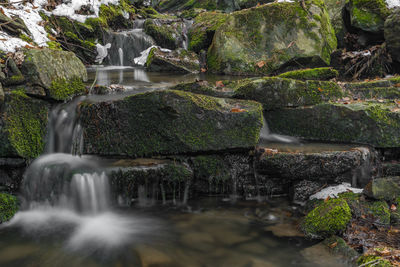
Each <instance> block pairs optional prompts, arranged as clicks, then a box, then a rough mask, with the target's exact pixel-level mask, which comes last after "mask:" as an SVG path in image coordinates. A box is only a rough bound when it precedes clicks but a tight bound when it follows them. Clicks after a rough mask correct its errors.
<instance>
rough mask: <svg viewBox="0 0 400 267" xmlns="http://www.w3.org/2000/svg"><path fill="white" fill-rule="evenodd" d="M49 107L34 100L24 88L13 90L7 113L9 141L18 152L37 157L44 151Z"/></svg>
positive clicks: (26, 156) (22, 155) (29, 156)
mask: <svg viewBox="0 0 400 267" xmlns="http://www.w3.org/2000/svg"><path fill="white" fill-rule="evenodd" d="M47 116H48V109H47V107H46V106H45V105H40V103H36V102H33V100H32V99H31V98H29V97H28V96H27V95H26V94H25V93H24V92H23V91H22V90H18V91H12V92H11V95H10V102H9V108H8V109H7V112H6V114H5V120H6V130H7V132H8V135H9V141H10V143H11V145H12V147H13V148H14V149H15V151H16V152H17V154H18V155H19V156H21V157H24V158H35V157H37V156H39V155H40V154H41V153H42V152H43V148H44V137H45V135H46V124H47Z"/></svg>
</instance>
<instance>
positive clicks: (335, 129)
mask: <svg viewBox="0 0 400 267" xmlns="http://www.w3.org/2000/svg"><path fill="white" fill-rule="evenodd" d="M265 117H266V120H267V122H268V125H269V127H270V130H271V132H274V133H279V134H285V135H289V136H297V137H302V138H305V139H310V140H323V141H336V142H342V143H363V144H369V145H373V146H375V147H382V148H383V147H398V146H399V145H400V138H399V133H400V131H399V129H400V113H399V112H398V110H397V108H396V106H395V105H393V104H377V103H366V102H356V103H351V104H347V105H346V104H319V105H316V106H312V107H303V108H296V109H293V108H291V109H282V110H277V111H270V112H267V113H266V114H265Z"/></svg>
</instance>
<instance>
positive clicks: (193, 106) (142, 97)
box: [79, 90, 262, 157]
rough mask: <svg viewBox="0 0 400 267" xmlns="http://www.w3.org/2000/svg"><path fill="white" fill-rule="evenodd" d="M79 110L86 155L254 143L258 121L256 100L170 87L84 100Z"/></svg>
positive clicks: (173, 151)
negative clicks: (107, 99)
mask: <svg viewBox="0 0 400 267" xmlns="http://www.w3.org/2000/svg"><path fill="white" fill-rule="evenodd" d="M79 112H80V123H81V125H82V127H83V129H84V130H83V139H84V144H83V146H84V147H83V153H85V154H100V155H126V156H130V157H142V156H147V155H160V154H164V155H165V154H169V155H171V154H184V153H199V152H202V151H218V150H232V149H241V150H247V149H249V148H252V147H254V146H255V144H256V143H257V141H258V137H259V131H260V129H261V126H262V115H261V113H262V108H261V105H260V104H258V103H256V102H252V101H242V100H231V99H220V98H213V97H209V96H203V95H196V94H192V93H187V92H182V91H173V90H165V91H154V92H148V93H142V94H137V95H133V96H128V97H125V98H123V99H120V100H114V101H111V102H110V101H106V102H99V103H90V102H85V103H82V104H81V105H80V106H79ZM132 114H136V115H135V116H132Z"/></svg>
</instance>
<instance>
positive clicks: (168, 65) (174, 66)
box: [146, 47, 200, 73]
mask: <svg viewBox="0 0 400 267" xmlns="http://www.w3.org/2000/svg"><path fill="white" fill-rule="evenodd" d="M146 69H147V70H148V71H156V72H181V73H197V72H199V71H200V61H199V57H198V56H197V54H195V53H194V52H190V51H187V50H185V49H177V50H174V51H165V50H163V49H160V48H158V47H154V48H152V49H151V50H150V53H149V55H148V57H147V61H146Z"/></svg>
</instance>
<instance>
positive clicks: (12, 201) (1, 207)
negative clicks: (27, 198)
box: [0, 193, 18, 224]
mask: <svg viewBox="0 0 400 267" xmlns="http://www.w3.org/2000/svg"><path fill="white" fill-rule="evenodd" d="M17 211H18V201H17V198H16V197H15V196H12V195H9V194H6V193H0V224H1V223H3V222H6V221H8V220H10V219H11V218H12V217H13V216H14V214H15V213H16V212H17Z"/></svg>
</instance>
